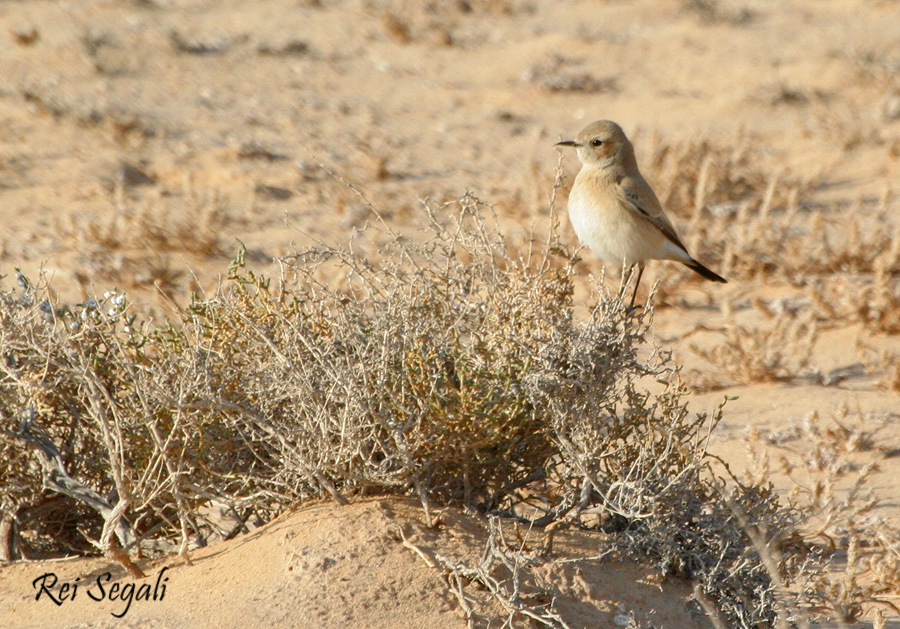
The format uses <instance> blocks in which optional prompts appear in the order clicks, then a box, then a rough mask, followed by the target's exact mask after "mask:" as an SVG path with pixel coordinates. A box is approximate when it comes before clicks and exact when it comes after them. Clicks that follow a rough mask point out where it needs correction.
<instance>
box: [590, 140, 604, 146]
mask: <svg viewBox="0 0 900 629" xmlns="http://www.w3.org/2000/svg"><path fill="white" fill-rule="evenodd" d="M601 144H603V140H598V139H597V138H594V139H593V140H591V146H600V145H601Z"/></svg>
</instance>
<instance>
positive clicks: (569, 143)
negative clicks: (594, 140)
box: [554, 140, 580, 147]
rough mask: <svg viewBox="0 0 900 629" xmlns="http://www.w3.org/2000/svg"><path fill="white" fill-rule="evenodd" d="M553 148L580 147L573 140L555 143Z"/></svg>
mask: <svg viewBox="0 0 900 629" xmlns="http://www.w3.org/2000/svg"><path fill="white" fill-rule="evenodd" d="M554 146H575V147H577V146H580V145H579V144H578V142H576V141H575V140H563V141H562V142H557V143H556V144H555V145H554Z"/></svg>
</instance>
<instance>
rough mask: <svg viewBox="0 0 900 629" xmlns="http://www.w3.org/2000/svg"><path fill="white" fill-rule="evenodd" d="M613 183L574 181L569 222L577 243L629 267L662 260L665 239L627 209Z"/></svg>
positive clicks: (617, 263) (611, 260)
mask: <svg viewBox="0 0 900 629" xmlns="http://www.w3.org/2000/svg"><path fill="white" fill-rule="evenodd" d="M622 203H623V202H622V201H621V200H620V199H619V198H618V195H617V194H616V191H615V189H614V187H613V184H612V183H610V184H609V185H604V184H603V183H602V182H601V183H596V182H592V181H590V180H588V181H585V180H584V179H582V178H580V177H579V178H578V179H576V180H575V185H574V186H573V187H572V192H571V193H570V195H569V219H570V220H571V221H572V227H573V228H574V229H575V233H576V234H578V238H579V240H581V242H582V243H583V244H585V245H586V246H587V247H588V248H589V249H590V250H591V251H593V252H594V254H595V255H597V256H598V257H599V258H601V259H603V260H605V261H606V262H608V263H610V264H616V265H620V264H626V265H631V264H635V263H637V262H643V261H644V260H649V259H654V258H661V257H664V256H662V255H659V254H660V252H661V250H662V248H664V247H665V243H664V242H663V241H664V240H665V237H664V236H663V235H662V233H661V232H660V231H659V230H658V229H656V228H655V227H653V226H652V225H651V224H650V223H649V221H647V220H645V219H643V218H641V217H640V216H639V215H638V214H637V213H636V212H634V211H632V210H629V209H627V208H626V207H624V206H623V205H622Z"/></svg>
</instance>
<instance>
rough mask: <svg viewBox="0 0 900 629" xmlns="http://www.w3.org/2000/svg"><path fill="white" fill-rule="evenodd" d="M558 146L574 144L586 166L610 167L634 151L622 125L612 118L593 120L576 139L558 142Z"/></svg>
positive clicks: (579, 157)
mask: <svg viewBox="0 0 900 629" xmlns="http://www.w3.org/2000/svg"><path fill="white" fill-rule="evenodd" d="M556 146H572V147H574V148H575V149H577V150H578V159H579V160H581V163H582V164H584V165H585V166H592V167H595V168H609V167H611V166H614V165H616V164H619V163H621V162H622V161H623V160H624V159H625V158H626V157H627V156H628V155H629V154H633V153H634V149H633V148H632V147H631V142H629V141H628V138H627V137H625V132H624V131H622V127H620V126H619V125H617V124H616V123H615V122H612V121H610V120H598V121H597V122H592V123H591V124H589V125H588V126H586V127H585V128H584V129H582V130H581V133H579V134H578V137H576V138H575V139H574V140H565V141H563V142H557V143H556Z"/></svg>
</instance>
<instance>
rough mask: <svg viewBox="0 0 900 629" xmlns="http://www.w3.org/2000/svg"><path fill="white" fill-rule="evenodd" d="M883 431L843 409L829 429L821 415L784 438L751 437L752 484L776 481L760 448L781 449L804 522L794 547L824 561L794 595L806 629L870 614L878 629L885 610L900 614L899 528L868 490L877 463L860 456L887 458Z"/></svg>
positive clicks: (797, 424) (782, 466) (782, 467)
mask: <svg viewBox="0 0 900 629" xmlns="http://www.w3.org/2000/svg"><path fill="white" fill-rule="evenodd" d="M854 424H855V425H854ZM878 431H879V427H878V426H873V425H872V424H871V422H868V421H866V420H865V419H864V418H863V417H862V415H861V414H860V415H858V416H857V417H855V418H854V417H851V413H850V411H849V409H848V408H846V407H841V408H839V409H838V410H837V413H836V414H835V416H834V417H832V418H831V421H830V422H825V421H823V420H822V419H821V418H820V417H819V415H818V413H817V412H815V411H814V412H812V413H810V414H809V415H808V416H807V417H805V418H804V419H802V420H799V421H794V422H792V423H791V424H790V425H789V426H788V427H787V428H785V429H782V430H780V431H776V432H769V431H753V432H752V433H751V434H750V444H751V447H753V448H754V456H753V457H752V460H753V461H754V462H755V464H754V467H753V468H751V470H749V471H748V477H755V478H768V477H770V476H771V470H770V460H769V456H768V454H767V453H766V452H765V450H764V449H763V448H762V447H761V446H762V445H763V444H765V446H769V447H771V446H776V447H778V448H779V452H780V453H779V455H778V458H777V463H778V468H779V470H778V471H779V472H780V473H781V474H784V475H786V476H787V477H788V478H789V479H790V481H791V487H792V489H791V490H790V492H789V498H790V500H791V501H792V502H793V503H794V504H796V505H797V507H798V508H799V509H800V512H801V513H803V514H804V519H803V521H802V522H800V523H799V524H798V525H797V526H796V527H795V528H794V529H793V530H794V539H795V540H802V541H803V543H804V544H806V545H807V546H808V548H809V551H810V553H811V555H812V556H815V557H818V562H813V563H810V564H809V565H808V566H807V567H806V568H805V569H804V571H803V574H802V576H801V579H800V580H799V581H798V582H797V584H796V586H795V587H794V588H792V589H793V592H792V594H791V597H792V598H793V599H794V600H795V601H796V602H795V603H793V604H792V606H793V607H794V608H795V609H797V610H799V611H800V612H802V613H801V615H800V620H802V621H803V624H804V626H810V622H809V621H810V618H811V617H812V616H818V617H823V618H830V619H832V620H837V621H838V622H841V623H853V622H858V621H860V620H861V619H862V618H863V617H864V616H865V615H866V614H868V613H869V612H870V611H871V612H873V615H874V617H875V619H876V626H878V624H877V623H878V619H879V618H880V617H881V613H882V611H883V610H885V609H887V610H889V611H893V612H894V613H898V612H900V609H898V607H897V605H898V603H900V528H898V527H897V525H896V523H895V522H891V521H889V520H886V519H885V517H884V516H883V515H881V514H879V503H878V501H877V500H876V498H875V496H874V495H873V493H872V491H871V489H870V488H869V485H870V483H869V478H870V476H871V475H872V473H873V472H874V471H875V470H876V469H877V463H873V462H872V460H871V459H872V457H871V455H869V456H868V457H866V459H864V460H865V461H866V462H865V463H864V464H860V461H862V460H863V459H861V458H860V457H857V456H855V455H857V454H858V453H859V452H871V451H875V452H876V453H878V454H880V455H884V454H887V452H888V448H887V447H885V445H884V444H882V443H880V442H879V441H878V440H877V439H876V436H877V433H878ZM881 626H883V624H882V625H881Z"/></svg>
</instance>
